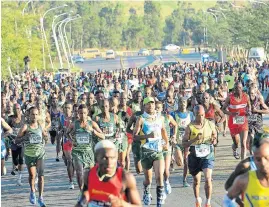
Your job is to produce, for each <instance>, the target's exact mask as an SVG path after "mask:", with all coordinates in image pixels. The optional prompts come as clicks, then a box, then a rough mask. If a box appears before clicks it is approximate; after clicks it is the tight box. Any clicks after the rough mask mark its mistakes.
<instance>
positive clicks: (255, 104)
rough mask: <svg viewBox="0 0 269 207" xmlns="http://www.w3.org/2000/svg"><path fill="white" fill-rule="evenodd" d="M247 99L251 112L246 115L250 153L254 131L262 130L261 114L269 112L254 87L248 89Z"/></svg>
mask: <svg viewBox="0 0 269 207" xmlns="http://www.w3.org/2000/svg"><path fill="white" fill-rule="evenodd" d="M249 99H250V104H251V106H252V114H251V115H250V116H249V117H248V125H249V131H248V142H247V145H248V146H250V147H249V152H250V154H251V155H252V154H253V153H252V149H251V146H252V140H253V137H254V135H255V134H256V133H258V132H262V131H263V129H262V126H263V118H262V114H269V108H268V107H267V106H266V104H265V103H264V100H263V99H260V96H259V94H257V93H256V89H255V88H250V89H249Z"/></svg>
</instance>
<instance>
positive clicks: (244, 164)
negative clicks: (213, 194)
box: [224, 158, 250, 190]
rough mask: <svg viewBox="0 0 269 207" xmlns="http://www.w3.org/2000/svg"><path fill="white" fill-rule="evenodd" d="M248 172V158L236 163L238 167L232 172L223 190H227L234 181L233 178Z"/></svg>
mask: <svg viewBox="0 0 269 207" xmlns="http://www.w3.org/2000/svg"><path fill="white" fill-rule="evenodd" d="M249 170H250V162H249V158H247V159H244V160H242V161H241V162H239V163H238V165H237V166H236V167H235V170H234V171H233V172H232V174H231V175H230V176H229V178H228V179H227V181H226V183H225V185H224V188H225V190H228V189H229V188H230V187H231V186H232V185H233V182H234V180H235V178H236V177H237V176H239V175H242V174H244V173H246V172H248V171H249Z"/></svg>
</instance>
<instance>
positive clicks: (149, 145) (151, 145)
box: [143, 138, 162, 152]
mask: <svg viewBox="0 0 269 207" xmlns="http://www.w3.org/2000/svg"><path fill="white" fill-rule="evenodd" d="M143 147H144V148H146V149H149V150H152V151H155V152H160V151H162V146H161V142H160V140H159V139H157V140H156V139H155V140H150V138H149V139H148V141H147V142H146V143H145V144H144V145H143Z"/></svg>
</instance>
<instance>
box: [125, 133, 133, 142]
mask: <svg viewBox="0 0 269 207" xmlns="http://www.w3.org/2000/svg"><path fill="white" fill-rule="evenodd" d="M126 136H127V139H128V144H132V143H133V135H132V134H130V133H126Z"/></svg>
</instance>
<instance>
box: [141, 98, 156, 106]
mask: <svg viewBox="0 0 269 207" xmlns="http://www.w3.org/2000/svg"><path fill="white" fill-rule="evenodd" d="M150 102H153V103H155V100H154V98H153V97H147V98H145V99H144V101H143V104H144V105H145V104H147V103H150Z"/></svg>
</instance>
